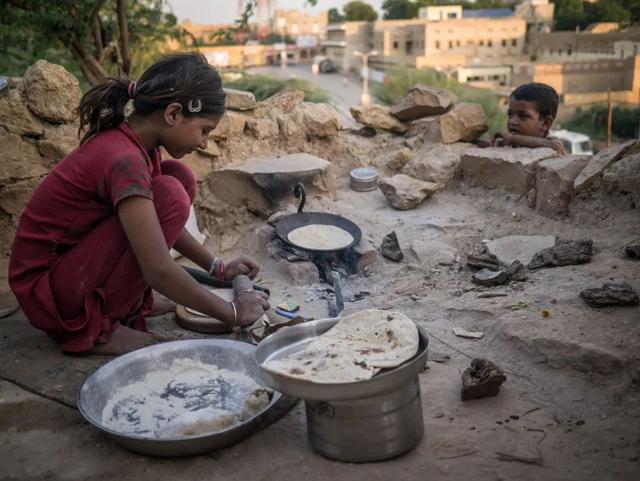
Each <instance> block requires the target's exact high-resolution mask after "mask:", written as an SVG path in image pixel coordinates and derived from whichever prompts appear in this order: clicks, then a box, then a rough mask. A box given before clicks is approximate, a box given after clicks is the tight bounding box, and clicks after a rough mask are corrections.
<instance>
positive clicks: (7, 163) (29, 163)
mask: <svg viewBox="0 0 640 481" xmlns="http://www.w3.org/2000/svg"><path fill="white" fill-rule="evenodd" d="M0 159H2V168H1V169H0V184H4V183H7V182H14V181H16V180H20V179H28V178H30V177H39V176H41V175H45V174H46V173H47V172H48V169H47V168H46V167H45V165H44V164H43V162H42V157H41V156H40V154H39V152H38V147H37V146H36V145H35V144H34V143H31V142H25V141H22V139H20V137H18V136H17V135H14V134H6V135H2V136H0Z"/></svg>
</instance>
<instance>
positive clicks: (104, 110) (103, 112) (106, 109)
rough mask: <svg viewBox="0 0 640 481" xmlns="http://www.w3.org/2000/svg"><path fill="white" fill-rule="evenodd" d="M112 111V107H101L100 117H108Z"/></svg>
mask: <svg viewBox="0 0 640 481" xmlns="http://www.w3.org/2000/svg"><path fill="white" fill-rule="evenodd" d="M112 113H113V109H112V108H111V107H102V108H101V109H100V117H109V115H111V114H112Z"/></svg>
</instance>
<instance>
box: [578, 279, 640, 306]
mask: <svg viewBox="0 0 640 481" xmlns="http://www.w3.org/2000/svg"><path fill="white" fill-rule="evenodd" d="M580 297H582V299H584V301H585V302H586V303H587V304H589V305H590V306H591V307H607V306H637V305H638V304H639V303H640V299H639V298H638V294H637V293H636V291H634V290H633V287H631V286H630V285H629V284H628V283H626V282H624V281H618V282H605V283H604V284H603V285H602V287H597V288H592V289H585V290H583V291H582V292H580Z"/></svg>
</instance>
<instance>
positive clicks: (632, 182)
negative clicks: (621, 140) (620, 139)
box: [602, 142, 640, 209]
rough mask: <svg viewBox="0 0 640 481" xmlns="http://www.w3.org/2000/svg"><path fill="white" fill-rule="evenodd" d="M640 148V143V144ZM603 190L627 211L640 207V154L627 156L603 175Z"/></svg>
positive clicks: (612, 165) (639, 144)
mask: <svg viewBox="0 0 640 481" xmlns="http://www.w3.org/2000/svg"><path fill="white" fill-rule="evenodd" d="M638 146H639V148H640V142H639V143H638ZM602 190H603V192H604V193H605V194H607V197H609V198H610V199H612V200H613V202H614V203H615V204H617V205H618V206H620V207H623V208H626V209H635V208H637V206H638V205H640V153H634V154H627V155H625V157H623V158H621V159H619V160H617V161H616V162H615V163H613V164H611V166H609V167H608V168H607V169H606V170H605V171H604V172H603V174H602Z"/></svg>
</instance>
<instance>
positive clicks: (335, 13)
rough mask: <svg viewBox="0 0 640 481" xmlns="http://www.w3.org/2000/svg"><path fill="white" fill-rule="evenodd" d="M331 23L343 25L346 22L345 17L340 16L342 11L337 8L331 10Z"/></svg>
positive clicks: (329, 14)
mask: <svg viewBox="0 0 640 481" xmlns="http://www.w3.org/2000/svg"><path fill="white" fill-rule="evenodd" d="M328 16H329V19H328V20H329V23H341V22H343V21H344V17H343V16H342V15H340V11H339V10H338V9H337V8H330V9H329V13H328Z"/></svg>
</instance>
